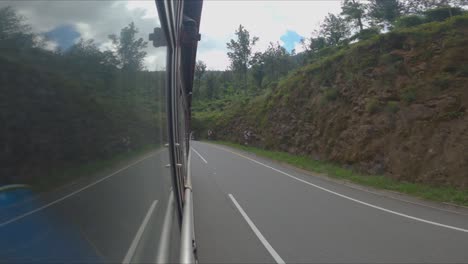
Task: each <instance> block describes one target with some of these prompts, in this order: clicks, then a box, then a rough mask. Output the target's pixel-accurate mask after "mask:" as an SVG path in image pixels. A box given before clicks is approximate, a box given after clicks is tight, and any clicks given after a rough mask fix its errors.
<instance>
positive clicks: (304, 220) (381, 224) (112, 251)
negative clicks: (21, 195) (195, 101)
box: [0, 142, 468, 263]
mask: <svg viewBox="0 0 468 264" xmlns="http://www.w3.org/2000/svg"><path fill="white" fill-rule="evenodd" d="M167 163H168V154H167V150H161V151H157V152H154V153H151V154H148V155H147V156H145V157H140V158H138V159H137V160H134V161H131V162H129V163H128V164H126V165H123V166H122V167H121V168H120V169H118V170H115V171H109V172H108V173H107V174H106V173H104V174H102V175H99V176H96V177H95V178H89V179H85V180H84V181H81V182H76V183H74V184H71V185H68V186H65V187H63V188H62V189H60V190H58V191H57V192H53V193H50V194H48V195H46V196H42V197H41V199H40V201H41V202H40V204H38V203H37V201H36V200H32V201H27V202H25V203H23V204H20V205H18V206H15V207H14V208H2V210H0V213H1V214H0V262H6V263H11V262H12V261H20V262H30V261H31V260H35V261H39V262H41V261H42V262H46V261H50V260H51V259H50V256H54V257H55V258H54V259H52V260H54V261H55V262H70V260H74V261H75V262H87V263H88V262H94V261H95V260H96V259H104V260H106V261H109V262H112V263H128V262H130V261H134V262H144V263H149V262H154V261H155V260H156V259H157V256H160V255H158V250H157V248H158V244H159V241H160V238H161V237H162V235H161V231H162V226H163V224H162V223H163V222H164V221H165V219H167V217H166V216H168V215H174V213H175V212H174V211H172V213H168V212H171V210H168V208H171V206H169V205H170V204H173V202H172V203H171V199H170V193H171V188H170V186H171V179H170V175H169V170H167V169H163V168H164V167H165V165H166V164H167ZM191 166H192V178H193V179H192V181H193V190H194V217H195V232H196V238H197V245H198V254H199V260H200V262H201V263H275V262H276V263H299V262H303V263H450V262H452V263H468V211H467V210H455V209H450V210H449V209H447V208H443V207H440V208H439V206H437V205H434V204H431V203H425V202H421V204H417V203H419V202H418V201H417V200H416V199H412V200H410V202H405V201H402V200H399V199H395V198H392V197H388V196H387V195H382V194H380V192H376V193H375V192H370V191H366V190H361V189H356V188H352V186H348V185H343V184H340V183H337V182H335V181H331V180H327V179H325V178H323V177H315V176H311V175H309V174H306V173H303V172H301V171H297V170H295V169H292V168H291V167H288V166H283V165H279V164H278V163H276V162H272V161H269V160H267V159H263V158H260V157H256V156H255V155H251V154H248V153H244V152H241V151H238V150H234V149H230V148H227V147H224V146H218V145H214V144H208V143H201V142H193V145H192V155H191ZM0 198H1V197H0ZM414 202H417V203H414ZM12 215H13V216H14V217H12ZM174 219H175V218H173V220H174ZM173 222H174V221H173ZM175 222H176V221H175ZM176 225H177V224H174V225H173V226H172V233H173V234H174V236H173V237H174V238H177V237H178V236H179V235H180V234H178V231H177V228H176ZM172 243H173V245H175V246H174V247H171V248H172V249H173V251H172V252H170V258H169V259H172V260H177V254H178V250H177V245H178V243H179V241H177V239H176V240H174V241H172ZM77 256H79V257H80V258H77Z"/></svg>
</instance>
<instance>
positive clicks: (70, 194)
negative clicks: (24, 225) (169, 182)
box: [0, 153, 156, 227]
mask: <svg viewBox="0 0 468 264" xmlns="http://www.w3.org/2000/svg"><path fill="white" fill-rule="evenodd" d="M155 154H156V153H153V154H151V155H148V156H146V157H144V158H142V159H139V160H137V161H135V162H133V163H131V164H130V165H127V166H125V167H123V168H121V169H120V170H117V171H115V172H113V173H112V174H109V175H107V176H106V177H104V178H101V179H99V180H97V181H95V182H93V183H90V184H88V185H86V186H84V187H83V188H80V189H78V190H76V191H74V192H72V193H69V194H67V195H65V196H63V197H62V198H59V199H57V200H55V201H53V202H50V203H48V204H46V205H44V206H41V207H39V208H36V209H34V210H32V211H29V212H27V213H24V214H22V215H19V216H17V217H14V218H12V219H10V220H8V221H5V222H3V223H0V227H4V226H6V225H8V224H11V223H13V222H16V221H18V220H20V219H22V218H25V217H26V216H29V215H32V214H34V213H37V212H39V211H42V210H44V209H46V208H48V207H50V206H52V205H54V204H56V203H59V202H61V201H63V200H65V199H67V198H70V197H71V196H73V195H75V194H77V193H79V192H82V191H84V190H86V189H88V188H90V187H92V186H94V185H96V184H98V183H100V182H102V181H104V180H106V179H108V178H110V177H112V176H114V175H116V174H117V173H119V172H122V171H124V170H126V169H128V168H130V167H132V166H134V165H136V164H138V163H140V162H142V161H144V160H146V159H148V158H150V157H152V156H154V155H155Z"/></svg>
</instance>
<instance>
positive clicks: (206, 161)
mask: <svg viewBox="0 0 468 264" xmlns="http://www.w3.org/2000/svg"><path fill="white" fill-rule="evenodd" d="M192 150H193V151H194V152H195V153H197V155H198V156H199V157H200V158H201V159H202V160H203V161H204V162H205V163H206V164H208V161H206V159H205V158H203V156H202V155H200V153H198V151H196V150H195V149H194V148H193V147H192Z"/></svg>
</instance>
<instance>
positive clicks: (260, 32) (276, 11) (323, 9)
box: [199, 0, 341, 69]
mask: <svg viewBox="0 0 468 264" xmlns="http://www.w3.org/2000/svg"><path fill="white" fill-rule="evenodd" d="M203 5H204V6H203V14H202V22H201V25H200V32H201V34H202V38H208V39H209V41H208V42H203V41H202V42H201V43H200V50H201V51H200V54H199V55H200V56H199V58H200V59H202V58H204V57H206V58H207V59H206V61H205V62H206V63H207V65H208V67H212V68H216V69H225V68H226V67H227V65H228V63H229V61H228V60H226V56H225V55H224V56H220V53H221V52H224V53H226V47H225V43H226V42H228V41H229V39H231V38H234V31H235V30H236V29H237V28H238V26H239V24H242V25H244V26H245V27H246V28H247V29H248V30H249V32H250V33H251V35H254V36H258V37H259V38H260V40H259V41H258V43H257V45H256V49H255V51H263V50H265V49H266V47H267V46H268V43H269V42H276V41H280V37H281V36H282V35H283V34H284V33H286V31H287V30H293V31H296V32H297V33H298V34H299V35H302V36H306V37H308V36H310V34H311V32H312V31H313V30H315V29H317V27H318V24H319V23H320V21H322V20H323V18H324V17H325V16H326V15H327V13H329V12H330V13H339V12H340V11H341V9H340V1H326V0H323V1H205V2H204V4H203ZM212 42H216V43H224V45H223V46H219V45H215V47H210V48H209V49H208V48H207V47H205V46H207V45H212ZM280 43H281V42H280ZM212 46H213V45H212ZM204 49H208V50H210V54H218V55H219V56H212V55H208V54H207V55H202V54H205V53H206V52H205V51H204ZM213 50H216V52H214V51H213Z"/></svg>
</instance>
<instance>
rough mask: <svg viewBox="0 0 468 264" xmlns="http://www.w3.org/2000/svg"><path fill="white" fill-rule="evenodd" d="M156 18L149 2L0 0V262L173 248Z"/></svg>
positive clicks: (136, 255)
mask: <svg viewBox="0 0 468 264" xmlns="http://www.w3.org/2000/svg"><path fill="white" fill-rule="evenodd" d="M158 26H160V22H159V19H158V15H157V10H156V6H155V3H154V1H117V0H116V1H2V2H0V89H1V93H2V96H1V97H0V109H1V111H0V124H1V126H2V128H1V129H0V131H1V132H0V160H1V161H2V164H1V166H0V169H1V171H0V260H1V261H6V262H30V261H37V262H47V261H55V262H57V261H58V262H70V261H74V262H97V261H110V262H124V263H125V262H127V263H128V262H150V261H152V262H154V261H155V260H156V259H158V258H159V259H160V260H170V259H175V257H176V256H174V252H178V250H177V245H178V243H177V239H178V232H179V231H178V226H179V225H178V222H177V221H176V220H177V216H176V213H177V212H176V211H177V210H175V208H174V206H175V202H174V199H173V197H172V198H171V195H172V194H171V193H172V189H173V188H172V180H171V175H170V169H168V168H167V167H166V165H167V164H168V163H169V158H168V157H169V154H168V150H167V148H165V147H164V145H165V144H166V143H167V142H168V140H167V112H166V107H167V106H166V102H167V98H166V87H165V81H166V80H165V78H166V57H167V50H166V47H160V48H154V47H153V46H152V43H151V42H148V35H149V33H151V32H153V29H154V28H155V27H158ZM163 230H164V231H165V232H163ZM171 252H172V253H171ZM161 258H162V259H161Z"/></svg>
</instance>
